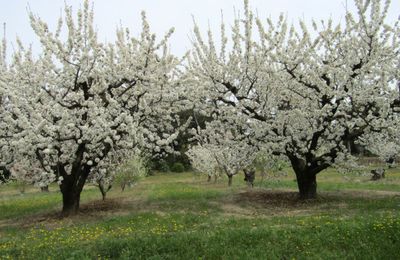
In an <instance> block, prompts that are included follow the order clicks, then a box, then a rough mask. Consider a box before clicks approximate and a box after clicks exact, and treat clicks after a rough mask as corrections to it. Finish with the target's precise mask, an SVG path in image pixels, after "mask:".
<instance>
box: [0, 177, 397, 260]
mask: <svg viewBox="0 0 400 260" xmlns="http://www.w3.org/2000/svg"><path fill="white" fill-rule="evenodd" d="M368 178H369V177H368V176H361V175H358V174H349V175H347V176H346V178H345V177H343V175H341V174H338V173H337V172H335V171H334V170H331V169H330V170H328V171H326V172H325V173H321V175H320V176H319V177H318V182H319V184H318V188H319V194H320V195H319V198H318V199H317V200H315V201H308V202H301V201H297V200H296V198H295V193H294V192H295V191H296V183H295V182H293V175H292V174H291V173H289V175H288V176H283V177H276V178H272V179H268V180H264V181H263V182H261V181H260V180H258V182H257V183H256V188H255V189H253V190H249V189H247V188H246V186H245V183H244V182H243V177H242V176H235V178H234V185H233V187H231V188H228V187H227V180H226V179H223V180H220V181H219V182H218V183H216V184H213V183H211V184H210V183H207V182H206V181H205V179H206V177H204V176H201V177H194V176H193V175H192V174H191V173H183V174H162V175H156V176H151V177H148V178H146V179H145V180H143V181H142V182H141V183H139V184H138V185H136V186H135V187H132V188H131V189H128V190H127V191H125V192H123V193H122V192H120V191H119V190H118V189H113V190H112V191H111V192H110V194H109V195H108V197H109V204H106V203H105V204H104V205H108V206H104V208H101V210H99V211H96V210H95V208H96V207H97V206H98V205H103V204H102V203H101V202H99V201H98V200H99V199H100V197H101V196H100V193H99V192H98V191H97V190H96V189H94V188H93V187H89V188H88V189H85V190H84V192H83V194H82V208H83V210H82V213H80V214H79V215H78V216H75V217H71V218H65V219H60V218H58V217H57V215H56V214H55V213H56V212H58V211H59V210H60V207H61V205H60V203H61V195H60V193H59V192H58V191H57V190H56V187H51V190H52V192H50V193H41V192H38V191H36V190H35V189H30V190H28V191H27V192H26V193H25V194H24V195H19V194H18V192H17V191H16V190H15V189H14V188H13V187H10V186H6V187H4V186H3V187H0V259H115V258H117V259H396V258H398V257H399V255H400V249H399V248H400V213H399V211H400V172H399V171H398V170H395V169H394V170H390V172H389V173H388V174H387V178H386V179H385V180H382V181H378V182H371V181H369V180H368Z"/></svg>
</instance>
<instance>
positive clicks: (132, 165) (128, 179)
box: [114, 155, 148, 191]
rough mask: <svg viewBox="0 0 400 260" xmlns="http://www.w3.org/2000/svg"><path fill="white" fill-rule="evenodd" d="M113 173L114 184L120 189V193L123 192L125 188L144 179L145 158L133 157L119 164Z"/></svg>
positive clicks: (146, 168) (145, 169) (146, 170)
mask: <svg viewBox="0 0 400 260" xmlns="http://www.w3.org/2000/svg"><path fill="white" fill-rule="evenodd" d="M114 171H115V183H116V184H117V185H119V186H120V187H121V191H124V190H125V188H126V187H127V186H132V185H134V184H136V183H137V182H138V181H139V180H141V179H142V178H144V177H146V176H147V174H148V167H147V162H146V159H145V158H143V157H141V156H138V155H135V156H134V157H132V158H129V159H127V160H126V161H125V162H122V163H121V164H119V165H118V166H117V168H116V169H114Z"/></svg>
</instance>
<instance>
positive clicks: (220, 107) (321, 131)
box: [188, 0, 400, 199]
mask: <svg viewBox="0 0 400 260" xmlns="http://www.w3.org/2000/svg"><path fill="white" fill-rule="evenodd" d="M355 5H356V7H357V10H358V13H357V14H356V15H354V14H351V13H348V14H347V15H346V18H345V25H334V24H333V22H332V21H331V20H328V21H323V22H322V24H321V25H317V23H315V22H313V23H312V24H313V26H312V29H311V30H310V29H309V28H307V26H306V25H305V23H304V22H303V21H300V24H299V25H300V26H299V28H300V29H296V28H295V27H294V26H291V25H289V24H288V23H287V21H286V20H285V18H284V17H283V16H281V17H280V18H279V20H278V21H277V22H274V21H272V20H271V19H268V20H267V22H266V23H264V22H263V21H261V20H260V19H255V18H254V14H253V13H252V12H251V10H250V8H249V6H248V2H247V1H245V14H244V18H243V19H240V18H237V19H236V20H235V22H234V25H233V27H232V48H231V49H230V50H229V51H228V50H227V49H228V47H227V42H228V38H227V37H226V36H225V35H226V33H225V29H224V27H225V26H224V24H222V26H221V28H222V30H221V31H222V32H221V39H222V42H221V50H220V51H218V50H217V48H216V47H215V43H214V40H213V36H212V34H211V33H210V32H209V33H208V40H207V41H205V40H203V38H202V35H201V33H200V31H199V28H197V26H195V29H194V32H195V42H194V47H193V52H192V55H191V58H190V61H189V65H188V71H189V73H190V75H191V76H192V78H193V80H194V83H193V84H192V86H193V89H194V91H197V92H196V96H197V97H200V100H199V103H201V104H202V105H203V109H208V111H210V113H213V114H214V115H215V118H216V119H217V120H220V121H221V122H222V123H224V122H226V123H228V124H230V123H231V122H232V120H233V119H232V118H241V119H240V120H237V119H235V121H236V122H242V123H244V125H248V126H249V127H248V129H251V131H249V133H248V134H249V137H251V138H252V140H253V141H252V142H253V143H258V142H260V143H263V145H264V147H265V149H266V150H268V151H269V152H270V153H273V154H276V155H280V154H283V155H285V156H286V157H287V158H288V159H289V161H290V162H291V165H292V168H293V170H294V172H295V174H296V177H297V183H298V187H299V192H300V197H301V198H303V199H307V198H314V197H315V196H316V190H317V182H316V176H317V174H318V173H320V172H321V171H323V170H324V169H326V168H327V167H329V166H332V165H335V164H338V163H341V162H342V161H345V160H346V159H347V158H348V157H349V151H348V150H347V147H346V145H345V144H346V142H347V141H348V140H355V139H357V138H359V137H361V136H363V135H365V134H367V133H368V134H369V133H370V134H374V133H381V134H386V132H387V128H388V120H387V119H388V118H389V117H390V115H391V114H392V112H393V110H392V108H393V104H395V103H396V102H395V100H396V98H397V96H398V93H397V91H396V90H395V88H394V87H393V86H394V83H395V82H394V80H395V79H396V78H398V73H399V72H398V68H397V64H398V61H399V51H400V47H399V35H400V34H399V26H398V23H397V24H395V25H392V26H391V25H387V24H386V23H385V17H386V13H387V10H388V8H389V6H390V1H386V2H385V3H384V4H382V3H381V1H379V0H371V1H364V0H355ZM255 25H256V26H257V31H258V37H254V36H253V32H254V29H253V27H254V26H255ZM255 39H258V40H255ZM196 86H201V87H198V88H196ZM194 98H195V96H194ZM243 118H244V119H243Z"/></svg>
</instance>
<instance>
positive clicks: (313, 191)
mask: <svg viewBox="0 0 400 260" xmlns="http://www.w3.org/2000/svg"><path fill="white" fill-rule="evenodd" d="M288 157H289V159H290V162H291V164H292V168H293V170H294V172H295V173H296V179H297V186H298V188H299V197H300V199H302V200H307V199H315V198H316V197H317V174H318V173H319V172H321V171H322V170H325V169H326V168H327V167H328V164H321V165H319V164H317V163H309V162H307V161H306V160H304V159H301V158H298V157H296V156H293V155H290V156H288Z"/></svg>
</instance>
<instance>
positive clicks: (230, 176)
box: [228, 175, 233, 187]
mask: <svg viewBox="0 0 400 260" xmlns="http://www.w3.org/2000/svg"><path fill="white" fill-rule="evenodd" d="M232 177H233V175H228V186H229V187H230V186H232Z"/></svg>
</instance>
